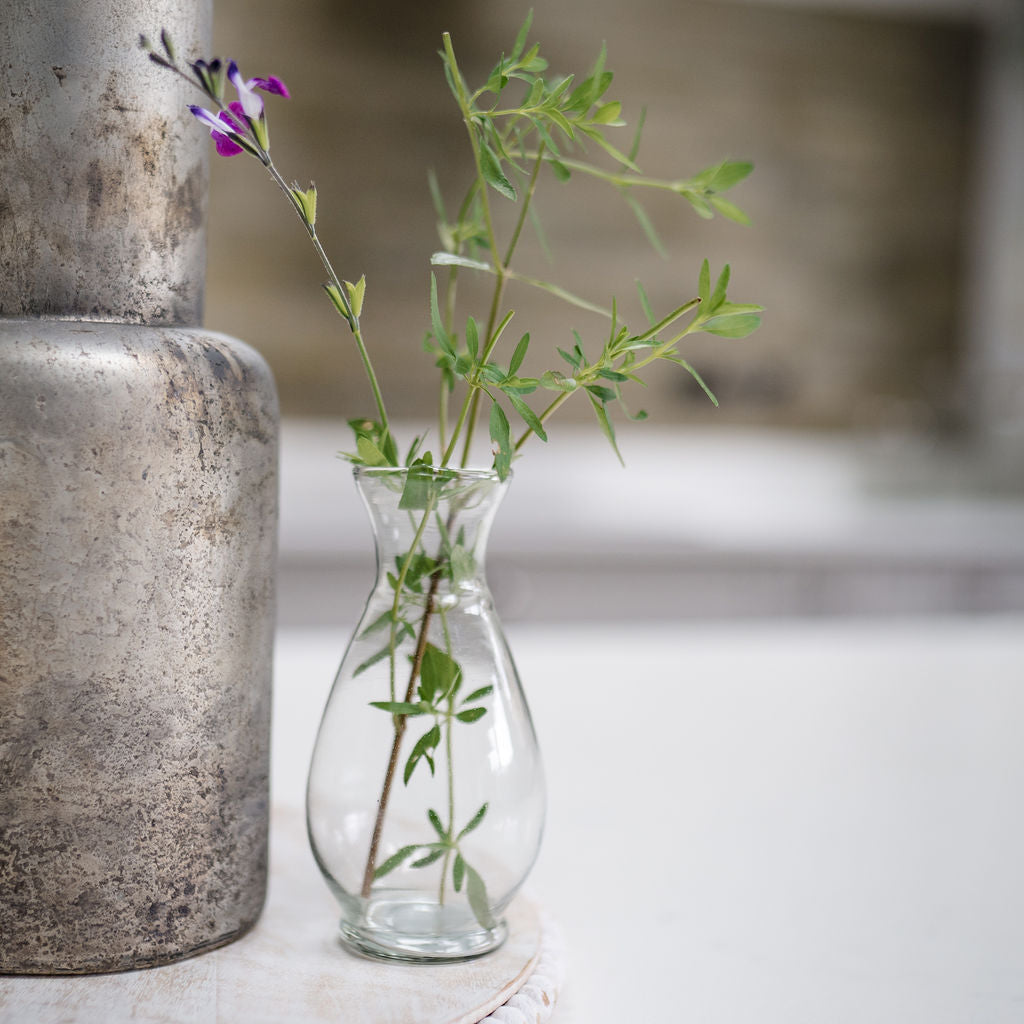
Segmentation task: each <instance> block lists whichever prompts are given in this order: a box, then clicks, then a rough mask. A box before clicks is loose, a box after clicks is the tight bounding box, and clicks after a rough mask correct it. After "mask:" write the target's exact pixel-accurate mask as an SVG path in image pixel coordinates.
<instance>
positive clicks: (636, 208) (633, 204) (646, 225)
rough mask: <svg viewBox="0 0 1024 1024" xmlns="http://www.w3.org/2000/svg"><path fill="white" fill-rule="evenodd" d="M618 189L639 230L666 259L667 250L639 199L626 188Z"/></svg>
mask: <svg viewBox="0 0 1024 1024" xmlns="http://www.w3.org/2000/svg"><path fill="white" fill-rule="evenodd" d="M620 191H621V192H622V195H623V198H624V199H625V200H626V203H627V205H628V206H629V208H630V209H631V210H632V211H633V216H634V217H636V221H637V223H638V224H639V225H640V230H641V231H643V233H644V235H645V236H646V238H647V241H648V243H649V244H650V246H651V248H652V249H653V250H654V251H655V252H656V253H657V254H658V255H659V256H660V257H661V258H662V259H666V258H667V257H668V250H667V249H666V248H665V246H664V244H663V243H662V241H661V239H660V238H659V237H658V232H657V231H656V230H655V228H654V224H653V223H652V222H651V218H650V217H648V216H647V211H646V210H645V209H644V208H643V206H642V205H641V203H640V200H639V199H637V198H636V196H634V195H633V193H632V192H630V191H628V190H627V189H621V190H620Z"/></svg>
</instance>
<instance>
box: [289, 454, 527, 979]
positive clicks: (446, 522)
mask: <svg viewBox="0 0 1024 1024" xmlns="http://www.w3.org/2000/svg"><path fill="white" fill-rule="evenodd" d="M355 479H356V485H357V487H358V489H359V492H360V494H361V496H362V498H363V501H364V503H365V505H366V508H367V510H368V512H369V515H370V520H371V523H372V525H373V531H374V539H375V544H376V554H377V578H376V582H375V585H374V587H373V590H372V592H371V594H370V596H369V599H368V601H367V604H366V609H365V611H364V612H363V615H362V618H361V619H360V622H359V624H358V626H357V627H356V630H355V633H354V635H353V637H352V640H351V642H350V643H349V646H348V649H347V650H346V652H345V655H344V657H343V659H342V662H341V667H340V668H339V670H338V674H337V677H336V679H335V682H334V686H333V688H332V690H331V695H330V698H329V700H328V702H327V706H326V709H325V711H324V715H323V719H322V722H321V725H320V730H319V734H318V736H317V741H316V746H315V748H314V752H313V759H312V764H311V767H310V775H309V783H308V789H307V822H308V828H309V836H310V842H311V844H312V848H313V852H314V855H315V856H316V859H317V862H318V864H319V866H320V869H321V871H322V872H323V874H324V877H325V878H326V880H327V883H328V885H329V886H330V888H331V890H332V892H333V893H334V895H335V897H336V898H337V900H338V902H339V904H340V905H341V911H342V914H341V923H340V930H341V936H342V940H343V941H344V942H345V943H346V944H347V945H348V946H349V947H351V948H354V949H356V950H357V951H359V952H361V953H363V954H367V955H370V956H375V957H382V958H389V959H398V960H409V961H445V960H461V959H466V958H469V957H473V956H477V955H480V954H482V953H485V952H487V951H489V950H491V949H494V948H496V947H497V946H498V945H500V943H501V942H502V941H503V939H504V938H505V935H506V927H505V924H504V921H503V920H502V913H503V911H504V909H505V907H507V905H508V903H509V902H510V901H511V899H512V897H513V896H514V895H515V893H516V891H517V890H518V889H519V887H520V886H521V885H522V883H523V881H524V879H525V878H526V876H527V874H528V873H529V871H530V868H531V867H532V865H533V862H534V860H535V858H536V855H537V852H538V849H539V846H540V839H541V832H542V828H543V820H544V808H545V794H544V779H543V769H542V764H541V757H540V752H539V749H538V746H537V739H536V735H535V733H534V729H533V723H532V721H531V718H530V713H529V710H528V707H527V704H526V699H525V696H524V694H523V690H522V687H521V685H520V682H519V678H518V675H517V673H516V669H515V665H514V663H513V660H512V656H511V654H510V652H509V649H508V646H507V644H506V642H505V639H504V636H503V634H502V630H501V626H500V624H499V622H498V619H497V617H496V615H495V611H494V606H493V601H492V598H491V594H490V591H489V590H488V587H487V583H486V580H485V576H484V550H485V546H486V543H487V535H488V531H489V529H490V525H491V522H492V520H493V517H494V513H495V511H496V509H497V506H498V504H499V502H500V500H501V498H502V496H503V494H504V491H505V488H506V483H504V482H501V481H499V480H498V478H497V476H496V475H495V474H493V473H491V472H484V471H470V470H460V471H450V470H435V469H432V468H426V467H414V468H413V469H410V470H404V469H376V468H375V469H370V468H365V467H359V468H357V469H356V471H355Z"/></svg>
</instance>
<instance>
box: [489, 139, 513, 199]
mask: <svg viewBox="0 0 1024 1024" xmlns="http://www.w3.org/2000/svg"><path fill="white" fill-rule="evenodd" d="M480 173H481V174H482V175H483V179H484V181H486V182H487V184H488V185H490V186H491V188H493V189H494V191H495V192H497V193H498V194H499V195H502V196H504V197H505V198H506V199H511V200H512V201H513V202H515V200H516V190H515V188H514V187H513V185H512V182H510V181H509V180H508V178H506V177H505V175H504V173H503V171H502V169H501V161H500V160H499V159H498V156H497V154H496V153H495V152H494V150H493V149H491V147H490V146H489V145H488V144H487V143H486V142H481V144H480Z"/></svg>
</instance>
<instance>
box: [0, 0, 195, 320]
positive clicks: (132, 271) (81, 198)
mask: <svg viewBox="0 0 1024 1024" xmlns="http://www.w3.org/2000/svg"><path fill="white" fill-rule="evenodd" d="M2 7H3V11H2V15H0V316H36V315H50V314H52V315H57V316H81V317H89V318H100V319H114V320H123V321H127V322H131V323H151V324H195V323H199V322H200V321H201V319H202V304H203V272H204V256H205V249H204V245H205V235H204V223H203V220H204V214H205V207H206V191H207V178H208V149H209V139H208V138H207V135H206V133H205V132H203V131H201V130H198V128H197V125H196V124H195V123H193V121H192V118H190V117H189V116H188V114H187V113H185V114H184V116H183V114H182V112H183V111H184V109H185V107H184V105H185V103H186V101H187V102H191V103H195V102H198V101H199V99H200V97H199V94H198V93H197V92H195V91H194V90H193V91H190V90H189V87H188V85H187V84H186V83H185V82H183V81H181V80H180V79H178V78H177V77H176V76H175V75H173V74H171V73H170V72H168V71H166V70H164V69H162V68H158V67H156V65H154V64H152V63H150V61H148V60H147V59H146V56H145V54H143V53H142V51H140V50H139V49H138V45H137V44H138V37H139V33H140V32H146V33H147V34H149V35H150V36H157V35H158V34H159V31H160V28H161V27H162V26H166V27H167V28H168V29H169V30H170V31H171V32H172V34H173V37H174V38H175V40H176V41H177V43H178V45H179V48H180V50H181V52H182V53H183V54H184V55H187V56H195V55H198V54H205V53H206V52H207V51H208V49H209V36H210V21H211V10H210V8H211V0H147V2H146V3H145V4H135V3H131V4H126V3H123V2H121V0H88V2H87V3H70V2H68V0H4V3H3V5H2Z"/></svg>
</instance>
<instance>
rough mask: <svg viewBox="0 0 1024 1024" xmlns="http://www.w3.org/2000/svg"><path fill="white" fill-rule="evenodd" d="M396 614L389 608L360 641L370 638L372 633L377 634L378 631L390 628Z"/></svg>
mask: <svg viewBox="0 0 1024 1024" xmlns="http://www.w3.org/2000/svg"><path fill="white" fill-rule="evenodd" d="M394 617H395V616H394V612H393V610H392V609H391V608H389V609H388V610H387V611H386V612H381V614H380V615H378V616H377V618H375V619H374V620H373V622H371V623H370V624H369V625H368V626H367V627H366V628H365V629H364V630H363V631H362V632H361V633H360V634H359V639H360V640H362V639H363V637H366V636H369V635H370V634H371V633H376V632H377V630H379V629H383V628H384V627H385V626H390V625H391V623H392V622H393V621H394Z"/></svg>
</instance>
